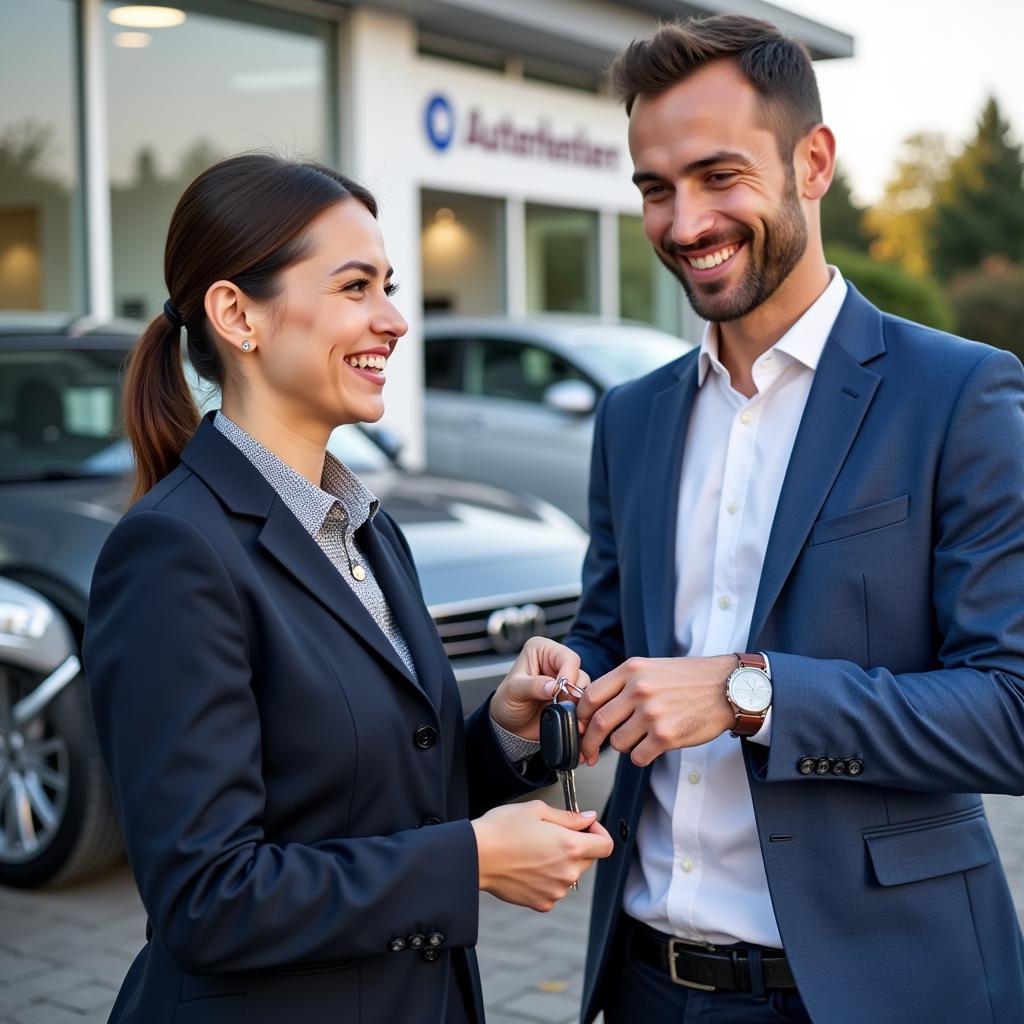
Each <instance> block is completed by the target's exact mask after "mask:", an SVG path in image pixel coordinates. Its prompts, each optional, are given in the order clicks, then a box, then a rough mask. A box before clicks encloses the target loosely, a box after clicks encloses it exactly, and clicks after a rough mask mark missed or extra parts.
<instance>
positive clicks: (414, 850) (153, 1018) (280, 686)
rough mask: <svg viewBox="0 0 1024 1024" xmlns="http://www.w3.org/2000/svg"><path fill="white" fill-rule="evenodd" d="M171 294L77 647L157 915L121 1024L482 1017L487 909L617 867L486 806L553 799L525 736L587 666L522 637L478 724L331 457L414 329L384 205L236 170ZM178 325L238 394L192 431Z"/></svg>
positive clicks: (200, 223)
mask: <svg viewBox="0 0 1024 1024" xmlns="http://www.w3.org/2000/svg"><path fill="white" fill-rule="evenodd" d="M165 277H166V280H167V284H168V288H169V291H170V300H169V302H168V304H167V306H166V307H165V313H164V315H163V316H161V317H159V318H157V320H155V321H154V322H153V323H152V324H151V325H150V326H149V328H148V329H147V330H146V332H145V334H144V335H143V336H142V338H141V340H140V342H139V345H138V348H137V350H136V352H135V354H134V357H133V359H132V363H131V367H130V370H129V374H128V378H127V382H126V387H125V419H126V425H127V429H128V434H129V437H130V439H131V442H132V445H133V448H134V452H135V457H136V466H137V482H136V492H135V497H136V498H137V499H138V500H137V501H136V503H135V505H134V506H133V507H132V509H131V510H130V511H129V513H128V514H127V515H126V516H125V517H124V519H122V521H121V522H120V523H119V524H118V526H117V527H116V528H115V530H114V531H113V533H112V534H111V536H110V539H109V541H108V543H107V545H106V546H105V548H104V550H103V553H102V555H101V557H100V560H99V563H98V565H97V568H96V573H95V577H94V581H93V590H92V596H91V603H90V613H89V619H88V623H87V627H86V637H85V660H86V665H87V669H88V674H89V681H90V689H91V693H92V700H93V708H94V713H95V718H96V726H97V730H98V733H99V738H100V744H101V747H102V750H103V754H104V757H105V759H106V764H107V767H108V769H109V772H110V776H111V778H112V781H113V788H114V794H115V799H116V801H117V805H118V807H119V809H120V812H121V816H122V818H123V822H124V834H125V842H126V845H127V849H128V856H129V860H130V862H131V866H132V870H133V872H134V875H135V878H136V881H137V883H138V885H139V890H140V893H141V895H142V900H143V903H144V904H145V907H146V910H147V912H148V914H149V921H150V927H149V929H148V942H147V944H146V946H145V947H144V948H143V950H142V952H141V953H140V954H139V956H138V957H137V959H136V960H135V962H134V963H133V965H132V967H131V969H130V971H129V973H128V976H127V978H126V980H125V983H124V985H123V987H122V989H121V992H120V995H119V996H118V999H117V1002H116V1004H115V1007H114V1011H113V1016H112V1018H111V1019H112V1020H114V1021H124V1022H128V1021H130V1022H144V1024H161V1022H167V1024H172V1022H173V1024H206V1022H217V1024H232V1022H236V1021H237V1022H242V1021H245V1022H248V1024H252V1022H268V1024H269V1022H283V1021H287V1022H292V1021H301V1022H303V1024H316V1022H319V1021H323V1022H327V1021H331V1022H342V1021H345V1022H356V1021H358V1022H380V1024H394V1022H398V1021H410V1022H417V1024H420V1022H422V1024H430V1022H442V1021H479V1020H482V1017H483V1011H482V1003H481V1000H480V995H479V984H478V975H477V969H476V963H475V959H474V957H473V954H472V946H473V945H474V943H475V941H476V933H477V908H478V902H479V890H480V889H486V890H488V891H490V892H492V893H494V894H495V895H497V896H499V897H501V898H502V899H505V900H508V901H510V902H513V903H519V904H522V905H526V906H531V907H534V908H536V909H539V910H544V909H548V908H550V907H551V906H552V905H553V903H554V901H555V900H556V899H558V898H560V897H561V896H563V895H564V894H565V892H566V891H567V889H568V888H569V886H571V885H572V883H573V882H574V881H575V879H576V878H577V877H578V876H579V875H580V874H581V873H582V872H583V871H584V870H585V869H586V868H587V867H588V866H589V864H590V863H591V862H592V861H593V859H594V858H597V857H603V856H607V855H608V854H609V853H610V852H611V840H610V838H609V837H608V834H607V833H606V832H605V831H604V830H603V829H602V828H601V827H600V825H598V824H596V822H595V821H594V819H593V816H592V815H590V816H587V817H583V816H580V817H575V816H570V815H568V814H566V813H565V812H563V811H559V810H555V809H553V808H549V807H546V806H545V805H544V804H542V803H540V802H533V803H528V804H519V805H514V806H511V807H503V808H498V809H496V810H492V811H488V810H487V809H488V808H489V807H492V806H494V805H495V804H497V803H499V802H501V801H503V800H507V799H509V798H510V797H513V796H515V795H518V794H520V793H522V792H524V791H527V790H529V789H530V788H531V787H533V786H536V785H538V784H541V783H543V782H546V781H548V779H547V778H546V776H545V773H544V772H543V769H542V768H540V767H539V766H537V765H536V764H535V763H534V761H535V760H536V759H534V760H532V761H528V762H526V764H527V767H526V769H525V772H524V770H523V768H522V765H523V762H521V761H516V760H514V759H515V758H517V757H521V756H522V753H521V752H517V751H516V750H515V749H514V746H515V743H516V742H518V741H516V736H518V737H522V738H526V739H532V738H535V737H536V735H537V729H538V718H539V711H540V708H541V707H542V706H543V703H544V702H545V701H546V700H547V699H548V697H547V694H548V693H549V692H550V689H551V687H552V685H553V684H552V682H551V680H552V677H556V676H559V675H561V676H565V677H566V678H568V679H569V680H570V682H572V681H574V680H575V679H577V677H578V676H579V662H578V659H577V658H576V657H575V656H574V655H573V654H572V653H571V652H570V651H568V650H567V649H566V648H564V647H561V646H560V645H558V644H555V643H553V642H551V641H545V640H533V641H531V642H530V643H529V644H527V646H526V649H525V650H524V651H523V653H522V654H521V655H520V657H519V659H518V660H517V662H516V664H515V666H514V667H513V669H512V671H511V672H510V673H509V675H508V677H507V678H506V679H505V680H504V681H503V682H502V684H501V686H500V687H499V688H498V690H497V691H496V693H495V694H494V696H493V698H492V700H491V701H490V706H489V708H487V707H484V708H482V709H480V711H478V712H477V713H475V714H473V715H470V716H469V718H468V719H466V720H465V722H464V721H463V716H462V711H461V707H460V703H459V694H458V691H457V689H456V685H455V681H454V678H453V676H452V673H451V669H450V667H449V666H448V663H447V661H446V659H445V657H444V653H443V649H442V647H441V644H440V641H439V639H438V637H437V633H436V631H435V630H434V628H433V623H432V622H431V620H430V617H429V615H428V613H427V611H426V608H425V607H424V605H423V601H422V597H421V595H420V592H419V587H418V583H417V580H416V572H415V569H414V567H413V564H412V561H411V558H410V556H409V549H408V547H407V546H406V543H405V541H404V539H403V537H402V535H401V533H400V532H399V530H398V528H397V527H396V526H395V524H394V522H393V521H392V520H391V519H390V517H389V516H388V514H387V512H386V511H385V510H384V509H381V508H378V507H377V503H376V500H375V499H374V498H373V496H372V495H371V494H370V493H369V492H368V491H367V490H366V488H365V487H363V485H362V484H361V482H360V481H359V480H358V479H357V478H356V477H355V476H353V474H351V473H350V472H349V471H348V470H347V468H346V467H345V466H343V465H342V464H341V463H339V462H337V461H336V460H334V459H333V458H332V457H331V456H330V455H325V445H326V442H327V438H328V435H329V434H330V432H331V430H332V429H333V428H334V427H335V426H336V425H338V424H340V423H349V422H370V421H374V420H377V419H378V418H379V417H380V416H381V414H382V412H383V409H384V406H383V400H382V397H381V395H382V389H383V385H384V379H385V374H384V369H385V367H386V364H387V360H388V358H389V357H390V356H391V355H392V353H393V352H394V349H395V345H396V343H397V341H398V339H399V338H400V337H401V336H402V335H403V334H404V333H405V331H406V324H405V322H404V321H403V320H402V318H401V316H400V315H399V314H398V312H397V310H396V309H395V307H394V306H393V305H392V303H391V300H390V297H391V295H392V293H393V291H394V285H393V283H392V271H391V268H390V266H389V265H388V261H387V258H386V256H385V252H384V245H383V241H382V239H381V235H380V231H379V229H378V226H377V222H376V205H375V203H374V200H373V197H372V196H371V195H370V194H369V193H368V192H366V191H365V190H364V189H363V188H361V187H360V186H358V185H356V184H355V183H354V182H351V181H349V180H348V179H346V178H344V177H343V176H341V175H339V174H337V173H335V172H334V171H332V170H329V169H328V168H325V167H320V166H317V165H311V164H294V163H289V162H286V161H282V160H279V159H276V158H273V157H268V156H245V157H237V158H234V159H231V160H226V161H224V162H222V163H220V164H218V165H217V166H215V167H213V168H211V169H210V170H208V171H206V172H205V173H204V174H203V175H201V176H200V177H199V178H198V179H197V180H196V181H195V182H194V183H193V184H192V185H191V186H190V187H189V188H188V189H187V190H186V192H185V194H184V196H183V197H182V199H181V201H180V202H179V204H178V207H177V210H176V211H175V214H174V217H173V219H172V222H171V227H170V232H169V235H168V240H167V249H166V255H165ZM181 327H184V328H185V330H186V331H187V342H188V356H189V359H190V361H191V363H192V365H193V367H194V368H195V370H196V371H197V372H198V373H199V375H200V376H201V377H204V378H206V379H207V380H210V381H212V382H214V383H216V384H217V385H219V387H220V389H221V392H222V409H221V411H220V412H218V413H216V414H214V415H212V416H208V417H206V418H205V419H203V421H202V422H201V423H198V429H196V427H197V422H198V419H199V417H198V413H197V412H196V409H195V406H194V404H193V401H192V398H191V396H190V392H189V389H188V387H187V385H186V380H185V377H184V374H183V367H182V360H181V355H180V347H179V346H180V331H179V329H180V328H181ZM503 730H504V731H503ZM499 735H500V736H501V737H502V739H501V740H499V738H498V737H499ZM503 743H504V747H503V746H502V744H503ZM506 750H507V753H506ZM471 817H472V820H470V818H471Z"/></svg>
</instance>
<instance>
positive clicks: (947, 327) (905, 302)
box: [825, 245, 956, 331]
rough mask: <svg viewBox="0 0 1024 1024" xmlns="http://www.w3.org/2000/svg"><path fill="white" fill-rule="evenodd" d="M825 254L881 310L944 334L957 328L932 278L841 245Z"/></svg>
mask: <svg viewBox="0 0 1024 1024" xmlns="http://www.w3.org/2000/svg"><path fill="white" fill-rule="evenodd" d="M825 255H826V256H827V257H828V261H829V263H832V264H834V265H835V266H837V267H838V268H839V269H840V270H841V271H842V274H843V277H845V278H846V279H847V280H848V281H852V282H853V284H855V285H856V286H857V290H858V291H859V292H861V294H863V295H864V297H865V298H867V299H869V300H870V301H871V302H873V303H874V304H875V305H876V306H877V307H878V308H879V309H881V310H884V311H885V312H886V313H892V314H894V315H895V316H902V317H905V318H906V319H907V320H914V321H915V322H917V323H919V324H927V326H929V327H935V328H937V329H938V330H940V331H951V330H952V329H953V326H954V324H955V322H956V320H955V317H954V315H953V310H952V308H951V307H950V305H949V303H948V302H947V300H946V299H945V297H944V296H943V293H942V290H941V289H940V287H939V285H938V284H936V282H935V281H933V280H932V279H931V278H927V277H914V276H913V275H912V274H909V273H907V271H906V270H904V269H903V267H901V266H900V265H899V264H898V263H886V262H884V261H882V260H874V259H872V258H871V257H870V256H865V255H864V254H863V253H859V252H854V251H853V250H852V249H847V248H845V247H844V246H841V245H827V246H826V247H825Z"/></svg>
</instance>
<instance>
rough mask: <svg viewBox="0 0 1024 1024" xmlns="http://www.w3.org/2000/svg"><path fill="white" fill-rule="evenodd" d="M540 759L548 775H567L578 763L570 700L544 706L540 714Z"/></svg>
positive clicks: (577, 740) (576, 732)
mask: <svg viewBox="0 0 1024 1024" xmlns="http://www.w3.org/2000/svg"><path fill="white" fill-rule="evenodd" d="M540 756H541V758H542V759H543V761H544V764H545V765H546V766H547V767H548V770H549V771H553V772H571V771H574V770H575V769H576V767H577V766H578V764H579V760H580V731H579V727H578V726H577V724H576V705H575V704H574V703H573V702H572V701H571V700H563V701H559V702H558V703H557V704H547V705H545V707H544V709H543V710H542V711H541V713H540Z"/></svg>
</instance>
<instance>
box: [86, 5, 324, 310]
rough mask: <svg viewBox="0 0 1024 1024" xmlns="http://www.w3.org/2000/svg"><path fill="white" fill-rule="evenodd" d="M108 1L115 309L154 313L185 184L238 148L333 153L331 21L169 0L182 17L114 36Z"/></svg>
mask: <svg viewBox="0 0 1024 1024" xmlns="http://www.w3.org/2000/svg"><path fill="white" fill-rule="evenodd" d="M117 6H118V5H116V4H112V3H106V4H105V5H104V12H105V19H106V20H105V32H106V46H105V51H106V52H105V57H104V59H105V62H106V77H107V114H108V135H109V160H110V178H111V183H110V186H111V195H110V202H111V217H112V232H113V256H114V311H115V313H116V314H117V315H118V316H128V317H141V318H145V319H148V318H150V317H152V316H154V315H155V314H156V313H157V312H158V311H159V309H160V307H161V306H162V305H163V301H164V299H165V298H166V288H165V285H164V279H163V249H164V242H165V239H166V235H167V226H168V224H169V223H170V219H171V214H172V213H173V212H174V206H175V204H176V203H177V201H178V199H179V197H180V196H181V193H182V192H183V191H184V189H185V186H186V185H188V183H189V182H190V181H191V180H192V179H193V178H195V177H196V176H197V175H198V174H199V173H200V172H201V171H203V170H204V169H205V168H207V167H209V166H210V164H212V163H215V162H216V161H217V160H220V159H222V158H223V157H225V156H230V155H232V154H234V153H241V152H247V151H254V150H259V151H264V152H266V151H268V150H269V151H271V152H275V153H279V154H280V155H282V156H286V157H290V158H299V159H302V158H312V159H317V160H324V161H331V160H332V158H333V156H334V150H335V146H334V143H333V138H332V132H331V125H332V120H333V118H332V113H331V109H330V107H331V103H330V99H329V96H330V92H329V88H328V81H329V78H330V67H331V45H330V39H331V32H330V28H331V26H330V23H326V22H320V21H316V20H314V19H312V18H308V17H304V16H301V15H297V14H292V13H290V12H286V11H278V10H271V9H269V8H264V7H262V6H260V5H258V4H252V3H244V4H243V3H239V2H233V0H195V2H190V3H182V2H176V3H175V6H176V7H179V8H182V9H184V11H185V14H186V19H185V21H184V22H183V23H182V24H180V25H177V26H173V27H168V28H147V29H146V34H147V35H148V36H149V37H150V39H149V42H148V44H147V45H145V46H125V45H123V40H122V43H120V44H119V43H118V37H119V36H121V35H122V34H123V32H124V28H123V27H119V26H117V25H115V24H113V23H112V22H111V21H110V20H109V14H110V12H111V11H112V10H116V8H117Z"/></svg>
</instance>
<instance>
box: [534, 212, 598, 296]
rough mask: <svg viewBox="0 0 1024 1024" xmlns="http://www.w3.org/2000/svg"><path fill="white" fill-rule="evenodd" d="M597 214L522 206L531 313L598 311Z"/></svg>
mask: <svg viewBox="0 0 1024 1024" xmlns="http://www.w3.org/2000/svg"><path fill="white" fill-rule="evenodd" d="M597 261H598V241H597V214H596V213H594V212H592V211H590V210H563V209H560V208H559V207H555V206H537V205H534V204H530V205H528V206H527V207H526V275H527V276H526V305H527V308H528V309H529V311H530V312H531V313H542V312H551V313H596V312H597V279H598V270H597Z"/></svg>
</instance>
